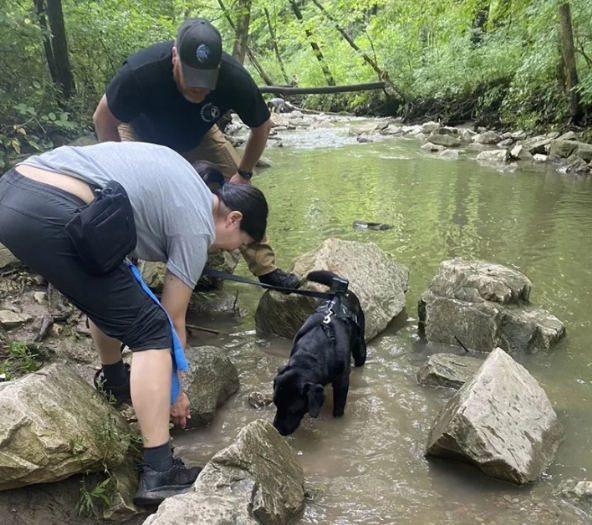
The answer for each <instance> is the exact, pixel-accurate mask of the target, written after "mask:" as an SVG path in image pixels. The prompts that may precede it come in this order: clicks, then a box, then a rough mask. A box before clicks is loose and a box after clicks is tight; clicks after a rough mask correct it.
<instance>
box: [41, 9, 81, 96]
mask: <svg viewBox="0 0 592 525" xmlns="http://www.w3.org/2000/svg"><path fill="white" fill-rule="evenodd" d="M47 18H48V20H49V27H50V28H51V35H52V36H51V49H52V50H53V57H54V60H55V67H56V74H57V78H58V86H59V87H60V89H61V91H62V97H63V98H64V99H65V100H67V99H69V98H70V97H71V96H72V95H73V93H74V75H73V74H72V66H71V65H70V57H69V56H68V42H67V40H66V27H65V25H64V13H63V11H62V0H47Z"/></svg>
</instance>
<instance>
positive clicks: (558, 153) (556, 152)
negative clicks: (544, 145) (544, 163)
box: [549, 139, 592, 162]
mask: <svg viewBox="0 0 592 525" xmlns="http://www.w3.org/2000/svg"><path fill="white" fill-rule="evenodd" d="M572 155H577V156H578V157H580V158H581V159H583V160H585V161H586V162H590V161H592V144H587V143H586V142H579V141H577V140H560V139H557V140H552V141H551V143H550V147H549V157H551V158H552V159H567V158H569V157H571V156H572Z"/></svg>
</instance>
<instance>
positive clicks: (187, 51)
mask: <svg viewBox="0 0 592 525" xmlns="http://www.w3.org/2000/svg"><path fill="white" fill-rule="evenodd" d="M176 46H177V53H178V54H179V58H180V59H181V67H182V69H183V77H184V78H185V83H186V84H187V85H188V86H189V87H199V88H206V89H211V90H214V89H216V81H217V80H218V67H219V66H220V60H221V59H222V37H221V36H220V33H219V32H218V30H217V29H216V28H215V27H214V26H213V25H212V24H210V22H208V21H207V20H205V19H203V18H190V19H188V20H185V22H183V23H182V24H181V27H179V30H178V31H177V40H176Z"/></svg>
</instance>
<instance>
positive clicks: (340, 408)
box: [331, 370, 349, 417]
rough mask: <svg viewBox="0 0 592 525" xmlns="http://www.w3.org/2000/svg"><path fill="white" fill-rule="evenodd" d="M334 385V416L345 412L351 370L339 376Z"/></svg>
mask: <svg viewBox="0 0 592 525" xmlns="http://www.w3.org/2000/svg"><path fill="white" fill-rule="evenodd" d="M331 384H332V385H333V417H341V416H342V415H343V413H344V412H345V403H346V402H347V391H348V390H349V370H347V371H345V372H344V373H343V374H341V375H339V376H337V378H336V379H335V380H334V381H333V383H331Z"/></svg>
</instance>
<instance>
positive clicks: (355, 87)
mask: <svg viewBox="0 0 592 525" xmlns="http://www.w3.org/2000/svg"><path fill="white" fill-rule="evenodd" d="M384 86H385V83H384V82H368V83H366V84H350V85H347V86H322V87H309V88H293V87H285V86H263V87H260V88H259V91H260V92H261V93H275V94H278V95H313V94H315V93H345V92H346V91H364V90H366V89H384Z"/></svg>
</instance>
